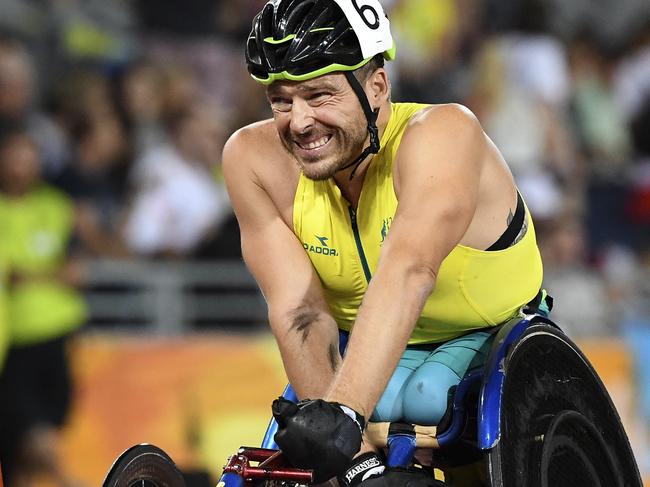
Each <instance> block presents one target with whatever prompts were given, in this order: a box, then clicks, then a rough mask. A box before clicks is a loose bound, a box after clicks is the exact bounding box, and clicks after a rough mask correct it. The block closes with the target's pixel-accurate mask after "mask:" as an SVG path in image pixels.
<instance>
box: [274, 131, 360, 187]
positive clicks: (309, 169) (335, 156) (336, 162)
mask: <svg viewBox="0 0 650 487" xmlns="http://www.w3.org/2000/svg"><path fill="white" fill-rule="evenodd" d="M366 138H367V132H366V131H365V127H364V129H363V130H358V129H357V130H354V131H352V130H350V131H345V130H343V129H337V130H336V131H335V132H333V133H332V139H331V140H330V141H329V142H328V144H335V146H336V147H335V151H334V152H333V153H331V154H328V155H327V156H325V157H322V158H321V157H318V158H313V159H311V160H305V159H303V158H301V157H299V156H298V155H297V154H296V152H295V151H294V144H295V142H293V141H292V140H291V139H287V138H286V137H282V145H283V146H284V149H285V150H286V151H287V152H288V153H289V154H290V155H291V156H292V157H293V159H294V160H295V161H296V163H297V164H298V167H299V168H300V170H301V171H302V173H303V174H304V175H305V177H306V178H307V179H311V180H313V181H323V180H325V179H329V178H331V177H333V176H334V175H335V174H336V173H337V172H338V171H339V170H341V169H342V168H344V167H345V166H346V165H347V164H350V163H351V162H352V161H353V159H354V158H355V157H356V156H357V155H358V154H360V153H361V151H362V150H363V145H364V143H365V141H366Z"/></svg>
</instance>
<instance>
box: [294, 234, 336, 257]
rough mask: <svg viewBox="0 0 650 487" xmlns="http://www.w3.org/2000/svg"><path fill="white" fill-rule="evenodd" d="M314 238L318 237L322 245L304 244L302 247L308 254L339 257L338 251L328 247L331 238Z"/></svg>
mask: <svg viewBox="0 0 650 487" xmlns="http://www.w3.org/2000/svg"><path fill="white" fill-rule="evenodd" d="M314 236H315V237H316V239H317V240H318V242H319V243H320V245H312V244H308V243H303V244H302V246H303V248H304V249H305V250H306V251H307V252H311V253H313V254H322V255H333V256H334V257H336V256H338V255H339V253H338V251H337V250H336V249H333V248H331V247H330V246H329V245H328V243H327V241H328V240H329V237H321V236H319V235H314Z"/></svg>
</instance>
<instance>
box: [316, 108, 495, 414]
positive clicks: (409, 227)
mask: <svg viewBox="0 0 650 487" xmlns="http://www.w3.org/2000/svg"><path fill="white" fill-rule="evenodd" d="M432 110H435V111H437V112H438V113H435V112H434V111H430V112H429V113H427V114H423V115H422V116H421V117H420V118H419V119H418V120H417V121H414V122H412V123H411V126H410V127H409V129H408V130H407V132H406V133H405V135H404V138H403V139H402V144H401V146H400V149H399V152H398V156H397V160H396V164H398V166H397V175H396V178H399V179H398V180H399V204H398V208H397V212H396V215H395V219H394V221H393V223H392V225H391V229H390V232H389V234H388V237H387V238H386V241H385V242H384V247H383V249H382V254H381V256H380V259H379V263H378V266H377V269H376V271H375V275H374V276H373V278H372V280H371V282H370V285H369V287H368V290H367V292H366V295H365V296H364V299H363V303H362V305H361V308H360V310H359V313H358V315H357V320H356V322H355V325H354V331H353V333H352V336H351V338H350V343H349V345H348V349H347V351H346V356H345V359H344V361H343V364H342V366H341V367H340V368H339V370H338V372H337V374H336V377H335V379H334V382H333V384H332V387H331V388H330V390H329V391H328V394H327V396H326V398H327V399H328V400H331V401H338V402H341V403H344V404H347V405H349V406H350V407H352V408H354V409H356V410H357V411H359V412H361V413H362V414H363V415H364V416H366V417H369V416H370V414H371V413H372V411H373V409H374V407H375V404H376V403H377V401H378V400H379V397H380V396H381V394H382V392H383V391H384V389H385V387H386V385H387V383H388V380H389V379H390V376H391V374H392V373H393V371H394V369H395V367H396V366H397V362H398V361H399V358H400V356H401V355H402V353H403V351H404V348H405V347H406V345H407V343H408V339H409V337H410V335H411V333H412V331H413V328H414V326H415V324H416V321H417V319H418V318H419V316H420V314H421V312H422V308H423V306H424V303H425V301H426V299H427V298H428V296H429V295H430V294H431V292H432V291H433V288H434V284H435V280H436V275H437V273H438V269H439V267H440V264H441V262H442V260H443V259H444V258H445V257H446V256H447V255H448V254H449V252H451V250H452V249H453V248H454V246H455V245H457V244H458V242H459V241H460V240H461V238H462V237H463V235H464V233H465V232H466V230H467V228H468V226H469V224H470V222H471V220H472V217H473V215H474V211H475V209H476V204H477V203H476V202H477V198H478V187H479V184H478V183H479V176H480V172H481V165H482V161H483V158H484V154H485V150H486V149H485V147H486V142H485V137H484V134H483V131H482V130H481V128H480V126H479V124H478V122H477V121H476V119H475V118H474V117H473V116H472V115H471V114H470V113H469V112H467V111H465V110H463V109H461V108H459V107H456V106H445V107H438V108H434V109H432Z"/></svg>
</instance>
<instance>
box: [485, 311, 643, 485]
mask: <svg viewBox="0 0 650 487" xmlns="http://www.w3.org/2000/svg"><path fill="white" fill-rule="evenodd" d="M504 368H505V373H506V380H505V384H504V387H503V392H502V406H501V417H500V421H501V437H500V439H499V441H498V442H497V444H496V445H495V446H494V447H493V448H492V449H491V450H490V451H489V452H488V473H489V475H488V477H489V479H490V485H491V486H492V487H521V486H523V485H525V486H529V487H582V486H585V487H587V486H589V487H601V486H602V487H642V483H641V478H640V475H639V471H638V468H637V465H636V462H635V460H634V456H633V453H632V449H631V447H630V443H629V441H628V438H627V436H626V434H625V431H624V429H623V426H622V424H621V420H620V418H619V416H618V413H617V412H616V409H615V407H614V405H613V403H612V401H611V398H610V397H609V394H608V393H607V390H606V389H605V387H604V385H603V383H602V382H601V380H600V378H599V377H598V375H597V374H596V372H595V371H594V369H593V368H592V366H591V365H590V364H589V362H588V361H587V359H586V358H585V357H584V355H583V354H582V353H581V352H580V350H579V349H578V348H577V346H576V345H575V344H574V343H573V342H572V341H571V340H569V339H568V338H567V337H566V336H565V335H564V334H563V333H562V332H561V331H559V330H558V329H556V328H555V327H553V326H550V325H546V324H542V325H532V326H530V327H529V328H528V329H527V330H526V331H525V332H524V334H523V335H522V336H521V337H520V338H519V340H518V341H517V342H516V343H515V344H513V346H512V348H511V350H510V351H509V352H508V355H507V357H506V359H505V364H504Z"/></svg>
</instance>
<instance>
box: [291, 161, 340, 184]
mask: <svg viewBox="0 0 650 487" xmlns="http://www.w3.org/2000/svg"><path fill="white" fill-rule="evenodd" d="M300 167H301V169H302V173H303V174H304V175H305V177H306V178H307V179H312V180H314V181H323V180H325V179H329V178H331V177H332V176H334V175H335V174H336V172H337V171H338V167H339V164H338V163H332V162H330V163H328V162H327V161H321V162H304V161H301V162H300Z"/></svg>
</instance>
